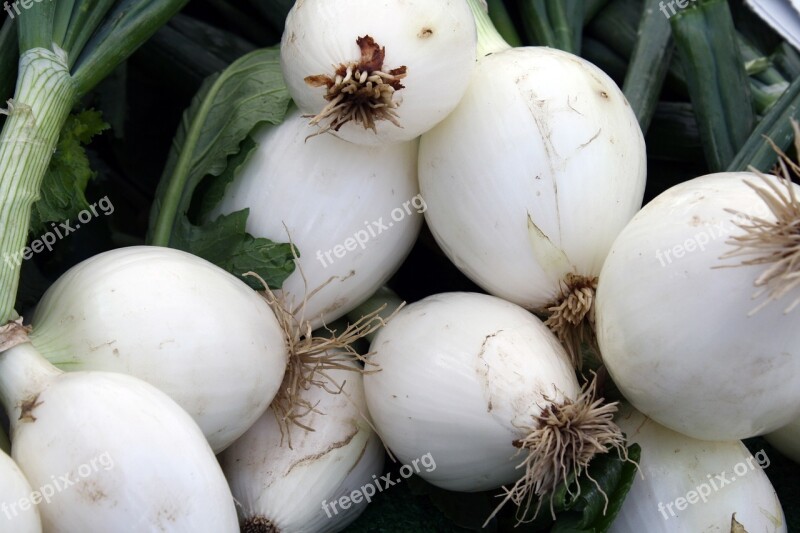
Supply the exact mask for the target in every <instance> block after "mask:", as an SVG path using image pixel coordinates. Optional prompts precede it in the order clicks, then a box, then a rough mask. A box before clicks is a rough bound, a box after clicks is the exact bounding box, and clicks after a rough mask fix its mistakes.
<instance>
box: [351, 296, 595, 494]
mask: <svg viewBox="0 0 800 533" xmlns="http://www.w3.org/2000/svg"><path fill="white" fill-rule="evenodd" d="M371 350H372V351H373V352H374V355H373V356H372V359H371V360H372V361H373V362H374V363H377V364H378V365H379V368H380V371H379V372H375V373H370V374H367V375H365V376H364V388H365V391H366V396H367V404H368V406H369V412H370V414H371V415H372V419H373V420H374V422H375V426H376V427H377V429H378V432H379V434H380V435H381V438H382V439H383V440H384V442H385V443H386V445H387V446H388V447H389V448H390V449H391V450H392V452H394V453H395V454H396V455H397V457H398V458H399V459H400V460H401V461H403V462H405V463H409V462H410V461H412V460H414V459H416V458H418V457H422V456H424V455H425V454H428V453H430V454H431V456H432V457H433V458H434V460H435V461H436V469H435V470H432V471H430V472H426V471H423V472H419V475H420V476H422V477H423V478H424V479H425V480H426V481H428V482H430V483H432V484H434V485H436V486H438V487H442V488H444V489H448V490H456V491H465V492H471V491H482V490H489V489H494V488H497V487H499V486H501V485H503V484H506V483H511V482H514V481H515V480H517V479H518V478H519V477H520V476H521V475H522V471H520V470H518V469H517V468H516V466H517V464H518V463H520V462H521V460H522V459H521V458H520V457H515V454H516V453H517V451H518V449H517V448H515V447H514V446H513V444H512V442H513V441H515V440H517V439H520V438H523V437H525V436H526V431H525V429H524V428H525V427H528V426H530V425H531V424H532V423H533V417H534V416H536V415H538V414H540V413H541V412H542V410H543V408H544V407H545V406H546V405H547V404H548V403H549V402H547V401H545V399H544V397H545V396H549V397H550V398H555V399H560V398H563V397H565V396H566V397H569V398H575V397H576V396H577V395H578V393H579V390H580V387H579V386H578V381H577V379H576V377H575V374H574V371H573V369H572V366H571V365H570V363H569V360H568V358H567V355H566V354H565V352H564V349H563V348H562V347H561V345H560V344H559V343H558V340H557V339H556V338H555V336H553V334H552V333H551V332H550V331H549V330H548V329H547V328H546V327H545V326H544V325H543V324H542V323H541V321H539V320H538V319H537V318H536V317H535V316H533V315H531V314H530V313H528V312H527V311H525V310H524V309H522V308H521V307H518V306H516V305H514V304H512V303H509V302H505V301H503V300H500V299H499V298H495V297H493V296H487V295H482V294H470V293H446V294H439V295H434V296H430V297H428V298H425V299H424V300H421V301H419V302H416V303H414V304H411V305H409V306H408V307H406V308H404V309H402V310H401V311H400V312H399V313H398V314H397V315H396V316H395V317H394V318H393V319H392V320H391V321H390V322H389V323H388V325H387V326H385V327H384V328H382V329H381V330H380V331H379V332H378V335H377V336H376V337H375V340H374V341H373V342H372V346H371Z"/></svg>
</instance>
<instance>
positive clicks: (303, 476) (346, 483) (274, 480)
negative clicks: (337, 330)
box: [220, 370, 384, 533]
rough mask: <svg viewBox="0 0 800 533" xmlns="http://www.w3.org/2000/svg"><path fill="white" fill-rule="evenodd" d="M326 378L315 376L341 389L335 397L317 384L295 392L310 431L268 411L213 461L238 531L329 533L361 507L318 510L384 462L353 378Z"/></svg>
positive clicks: (344, 374) (368, 478) (337, 374)
mask: <svg viewBox="0 0 800 533" xmlns="http://www.w3.org/2000/svg"><path fill="white" fill-rule="evenodd" d="M328 375H329V376H330V378H331V379H326V378H322V377H320V379H321V381H322V382H324V383H325V384H326V386H327V387H328V389H329V390H334V391H335V390H337V389H338V387H339V386H340V385H342V384H344V386H343V392H341V393H339V394H332V393H331V392H329V391H326V390H325V389H323V388H321V387H319V386H311V387H310V388H309V389H307V390H304V391H302V392H301V397H302V398H303V399H304V400H306V401H308V402H309V403H310V404H311V405H314V406H315V407H316V411H315V412H313V413H310V414H309V415H308V416H307V417H304V418H303V419H302V423H303V424H304V425H307V426H308V427H311V428H313V429H314V431H306V430H305V429H302V428H300V427H297V426H291V427H290V428H289V429H287V428H286V427H283V426H282V425H281V424H280V423H279V422H278V415H277V414H276V412H275V411H274V410H273V409H272V408H270V409H269V410H267V412H266V413H264V415H263V416H262V417H261V418H260V419H259V420H258V421H257V422H256V423H255V424H254V425H253V427H252V428H251V429H250V430H248V431H247V433H245V434H244V435H243V436H242V438H241V439H239V440H238V441H236V442H235V443H234V444H233V446H231V447H230V448H228V449H227V450H226V451H225V452H224V453H223V454H222V455H221V456H220V461H221V463H222V466H223V469H224V471H225V475H226V476H227V478H228V482H229V483H230V486H231V490H232V491H233V494H234V497H235V498H236V500H237V501H238V502H239V515H240V518H241V521H242V524H243V526H242V527H243V530H248V531H249V530H250V529H247V527H250V528H251V529H252V530H253V531H286V532H292V533H327V532H336V531H341V530H343V529H344V528H345V527H346V526H347V525H348V524H350V523H351V522H352V521H353V520H355V519H356V518H357V517H358V516H359V515H360V514H361V513H362V512H363V511H364V509H366V506H367V503H368V502H367V501H365V500H363V499H361V501H360V502H358V503H356V504H350V505H348V508H347V509H339V508H335V507H334V508H333V509H331V508H330V505H329V506H328V509H327V511H325V509H324V504H325V503H326V502H327V503H328V504H330V503H331V502H336V501H337V500H338V499H339V498H340V497H342V496H346V495H350V494H351V493H352V491H354V490H360V489H361V487H362V486H364V485H367V484H371V483H372V482H373V481H374V479H373V476H374V475H379V474H380V473H381V469H382V467H383V457H384V453H383V447H382V446H381V443H380V440H379V439H378V438H377V436H376V435H375V433H374V432H373V431H372V429H371V428H370V427H369V424H368V423H367V422H366V420H365V419H364V418H363V417H364V416H365V415H366V403H365V401H364V390H363V382H362V378H361V375H360V374H359V373H356V372H349V371H343V370H333V371H330V372H328ZM289 431H290V433H288V432H289ZM289 439H291V440H289ZM290 446H291V447H290ZM373 494H374V491H373ZM334 505H335V503H334ZM257 527H261V528H262V529H257ZM270 527H272V528H274V529H270Z"/></svg>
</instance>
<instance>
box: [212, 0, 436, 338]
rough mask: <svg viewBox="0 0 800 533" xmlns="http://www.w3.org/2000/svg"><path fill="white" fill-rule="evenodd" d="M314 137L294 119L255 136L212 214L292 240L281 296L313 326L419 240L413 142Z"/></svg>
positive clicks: (345, 307) (367, 291)
mask: <svg viewBox="0 0 800 533" xmlns="http://www.w3.org/2000/svg"><path fill="white" fill-rule="evenodd" d="M306 3H308V2H306ZM331 4H338V3H337V2H332V3H331ZM312 132H313V128H312V127H310V126H308V125H307V124H306V121H305V120H304V119H303V118H302V117H301V116H300V114H299V112H295V113H293V114H291V115H290V116H289V117H287V119H286V120H285V121H284V122H283V123H282V124H281V125H279V126H264V127H262V128H261V129H259V130H257V132H256V133H255V134H254V139H255V140H256V142H257V143H258V144H259V147H258V149H257V151H256V152H255V153H253V154H252V156H251V157H250V159H249V161H248V162H247V163H246V164H245V165H244V166H243V168H242V169H241V170H240V173H239V174H238V175H237V176H236V178H235V180H234V181H233V183H232V184H231V185H230V186H229V187H228V190H227V191H226V193H225V197H224V199H223V200H222V202H221V204H220V206H219V208H218V212H217V214H220V213H222V214H227V213H231V212H234V211H239V210H240V209H244V208H249V209H250V215H249V216H248V218H247V231H248V232H249V233H250V234H252V235H254V236H256V237H266V238H269V239H272V240H273V241H276V242H287V241H290V240H291V241H292V242H293V243H294V245H295V246H296V247H297V249H298V251H299V253H300V257H299V259H298V261H297V265H298V268H297V270H296V271H295V272H294V273H293V274H292V275H291V276H289V278H287V279H286V281H285V282H284V283H283V286H282V288H281V291H280V293H281V298H282V299H283V300H284V301H285V302H286V305H287V306H288V307H289V308H291V309H292V310H294V311H295V314H296V316H297V317H298V321H299V322H300V323H303V324H304V323H306V322H309V323H310V325H311V327H312V328H313V329H316V328H318V327H320V326H321V325H322V324H323V323H325V324H329V323H331V322H333V321H334V320H336V319H337V318H339V317H341V316H343V315H344V314H345V313H347V312H348V311H350V310H352V309H353V308H354V307H356V306H357V305H359V304H360V303H361V302H363V301H364V300H366V299H367V298H369V297H370V295H372V294H373V293H374V292H375V290H376V289H377V288H378V287H380V286H381V285H382V284H383V283H385V282H386V281H387V280H388V279H389V278H390V277H391V276H392V274H394V272H395V271H396V270H397V269H398V268H399V267H400V265H401V264H402V262H403V260H404V259H405V257H406V256H407V255H408V253H409V252H410V251H411V247H412V246H413V244H414V242H415V241H416V238H417V235H418V233H419V230H420V227H421V226H422V215H421V213H422V212H423V211H424V210H425V209H426V204H425V201H424V199H423V198H422V197H421V196H419V189H418V185H417V170H416V165H417V143H416V142H408V143H400V144H395V145H391V146H381V147H375V148H367V147H360V146H356V145H353V144H350V143H347V142H344V141H342V140H340V139H337V138H335V137H333V136H331V135H324V136H322V137H319V138H317V139H315V140H314V142H311V141H309V142H306V138H307V137H308V136H309V135H310V134H311V133H312ZM312 293H313V296H310V295H311V294H312Z"/></svg>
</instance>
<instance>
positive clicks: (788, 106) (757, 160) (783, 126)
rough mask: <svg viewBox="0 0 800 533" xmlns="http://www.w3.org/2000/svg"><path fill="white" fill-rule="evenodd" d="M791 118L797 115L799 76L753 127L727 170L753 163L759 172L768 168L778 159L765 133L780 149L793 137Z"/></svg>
mask: <svg viewBox="0 0 800 533" xmlns="http://www.w3.org/2000/svg"><path fill="white" fill-rule="evenodd" d="M793 118H794V119H795V120H798V119H800V78H795V80H794V81H793V82H792V84H791V85H790V86H789V88H788V89H787V90H786V92H784V93H783V96H781V98H780V99H779V100H778V101H777V102H776V103H775V106H774V107H773V108H772V109H771V110H770V112H769V113H767V115H766V116H765V117H764V118H763V119H762V120H761V122H760V123H759V124H758V126H757V127H756V129H755V130H753V132H752V133H751V134H750V137H749V138H748V139H747V142H746V143H745V144H744V146H743V147H742V149H741V150H739V153H738V154H736V158H735V159H734V160H733V161H732V162H731V164H730V165H729V166H728V171H731V172H736V171H743V170H747V169H748V167H750V166H753V167H755V168H756V169H758V170H760V171H762V172H768V171H769V169H771V168H772V166H773V165H775V163H776V162H777V161H778V156H777V154H776V153H775V150H773V149H772V147H771V146H770V145H769V143H766V142H765V137H768V138H770V139H772V142H774V143H775V144H776V145H777V146H778V148H780V149H781V150H786V149H787V148H788V147H789V146H790V145H791V143H792V140H793V138H794V132H793V131H792V125H791V119H793Z"/></svg>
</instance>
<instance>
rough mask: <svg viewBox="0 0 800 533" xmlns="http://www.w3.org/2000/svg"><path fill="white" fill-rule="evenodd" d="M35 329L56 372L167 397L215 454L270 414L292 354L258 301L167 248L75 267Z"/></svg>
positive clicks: (111, 255)
mask: <svg viewBox="0 0 800 533" xmlns="http://www.w3.org/2000/svg"><path fill="white" fill-rule="evenodd" d="M32 324H33V327H34V332H33V335H32V342H33V344H34V346H36V347H37V348H38V349H39V351H40V353H41V354H42V355H44V356H45V357H46V358H47V359H48V360H50V361H51V362H53V363H54V364H56V365H57V366H59V367H60V368H62V369H64V370H68V371H72V370H104V371H109V372H121V373H125V374H129V375H132V376H135V377H138V378H140V379H143V380H145V381H147V382H148V383H150V384H152V385H154V386H156V387H157V388H159V389H161V390H162V391H163V392H165V393H167V394H168V395H169V396H170V397H172V399H174V400H175V401H176V402H178V404H179V405H180V406H181V407H183V408H184V409H185V410H186V411H187V412H188V413H189V414H191V415H192V416H193V417H194V419H195V421H196V422H197V423H198V425H199V426H200V428H201V429H202V430H203V432H204V434H205V435H206V438H207V439H208V441H209V443H210V444H211V447H212V448H213V449H214V450H215V451H216V452H219V451H222V450H223V449H225V448H226V447H227V446H228V445H230V444H231V443H232V442H233V441H234V440H236V439H237V438H238V437H239V436H241V435H242V434H243V433H244V432H245V431H246V430H247V428H249V427H250V426H251V425H252V424H253V423H254V422H255V421H256V420H257V419H258V417H259V416H261V414H262V413H263V412H264V411H265V410H266V408H267V407H268V406H269V403H270V402H271V401H272V398H273V397H274V396H275V394H276V393H277V391H278V387H279V386H280V384H281V381H282V379H283V374H284V371H285V368H286V361H287V360H288V357H289V355H288V348H287V345H286V340H285V335H284V333H283V332H282V331H281V329H280V327H279V325H278V321H277V319H276V318H275V315H274V313H273V311H272V310H271V309H270V307H269V305H267V303H266V302H265V301H264V299H263V298H261V297H260V296H259V295H258V294H257V293H256V292H255V291H253V290H252V289H251V288H250V287H248V286H247V285H246V284H245V283H244V282H243V281H241V280H237V279H236V278H235V277H234V276H231V275H230V274H229V273H227V272H225V271H223V270H222V269H221V268H219V267H217V266H215V265H213V264H211V263H209V262H207V261H205V260H203V259H201V258H199V257H196V256H193V255H190V254H187V253H185V252H181V251H179V250H173V249H170V248H162V247H154V246H135V247H130V248H122V249H118V250H113V251H110V252H106V253H103V254H100V255H97V256H94V257H92V258H90V259H88V260H86V261H84V262H82V263H80V264H79V265H76V266H75V267H73V268H72V269H70V270H69V271H68V272H67V273H65V274H64V275H63V276H61V278H59V279H58V280H57V281H56V282H55V283H54V284H53V285H52V287H51V288H50V289H49V290H48V291H47V293H46V294H45V296H44V297H43V298H42V300H41V302H40V303H39V305H38V307H37V309H36V313H35V315H34V318H33V321H32Z"/></svg>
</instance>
